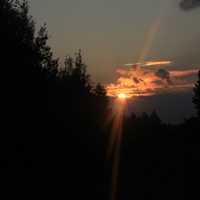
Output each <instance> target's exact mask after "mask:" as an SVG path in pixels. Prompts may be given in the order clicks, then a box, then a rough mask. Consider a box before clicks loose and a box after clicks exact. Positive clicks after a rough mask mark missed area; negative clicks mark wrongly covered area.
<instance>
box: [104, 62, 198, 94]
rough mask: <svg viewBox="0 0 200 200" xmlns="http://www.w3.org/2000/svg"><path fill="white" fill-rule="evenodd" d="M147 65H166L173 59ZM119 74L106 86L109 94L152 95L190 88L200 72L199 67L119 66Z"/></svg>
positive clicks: (117, 71)
mask: <svg viewBox="0 0 200 200" xmlns="http://www.w3.org/2000/svg"><path fill="white" fill-rule="evenodd" d="M146 63H147V66H151V65H162V64H163V65H165V64H169V63H171V61H155V62H152V61H150V62H146ZM116 73H117V74H118V75H119V77H118V79H117V80H116V82H115V83H111V84H108V85H107V86H106V89H107V93H108V95H109V96H113V97H115V96H118V94H119V93H123V94H125V95H126V96H128V97H134V96H151V95H155V94H157V93H161V92H179V91H183V90H188V89H190V88H192V87H193V86H194V82H195V80H194V78H193V79H192V80H188V78H189V77H190V78H191V77H194V75H196V74H197V73H198V70H197V69H189V70H171V71H168V70H165V69H158V68H152V69H149V68H144V67H141V66H140V65H138V66H137V67H129V68H126V69H125V68H118V69H117V70H116Z"/></svg>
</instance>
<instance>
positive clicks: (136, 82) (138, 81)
mask: <svg viewBox="0 0 200 200" xmlns="http://www.w3.org/2000/svg"><path fill="white" fill-rule="evenodd" d="M133 81H134V83H135V84H138V83H140V82H141V81H142V80H141V79H138V78H136V77H133Z"/></svg>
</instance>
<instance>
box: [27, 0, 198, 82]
mask: <svg viewBox="0 0 200 200" xmlns="http://www.w3.org/2000/svg"><path fill="white" fill-rule="evenodd" d="M179 3H180V0H123V1H122V0H56V1H55V0H45V1H44V0H34V1H30V5H31V13H32V15H33V16H34V19H35V20H36V22H37V25H39V26H40V25H41V24H42V23H44V22H46V23H47V25H48V30H49V34H50V36H51V38H50V44H51V46H52V47H53V49H54V52H55V54H56V56H58V57H60V58H61V59H62V58H64V56H65V55H66V54H72V55H73V53H74V52H75V51H76V50H77V49H79V48H81V49H82V50H83V54H84V58H85V61H86V63H87V65H88V70H89V73H90V74H91V75H92V76H93V79H94V80H95V81H100V82H103V83H111V82H114V81H115V80H116V77H117V74H116V68H117V67H118V66H121V65H123V64H125V63H135V62H137V61H138V60H139V59H140V57H141V56H142V58H143V59H144V60H170V61H173V66H172V67H173V69H191V68H198V67H199V66H200V56H199V44H200V37H199V36H200V26H199V20H200V9H193V10H190V11H184V10H182V9H181V8H180V6H179Z"/></svg>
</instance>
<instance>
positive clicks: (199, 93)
mask: <svg viewBox="0 0 200 200" xmlns="http://www.w3.org/2000/svg"><path fill="white" fill-rule="evenodd" d="M193 103H194V104H195V107H196V109H197V114H198V116H199V117H200V71H199V73H198V81H197V83H196V85H195V88H194V97H193Z"/></svg>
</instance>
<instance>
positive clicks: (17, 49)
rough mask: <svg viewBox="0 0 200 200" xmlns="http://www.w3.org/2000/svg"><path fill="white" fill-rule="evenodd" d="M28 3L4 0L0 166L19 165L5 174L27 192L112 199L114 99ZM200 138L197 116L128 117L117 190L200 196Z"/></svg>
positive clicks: (143, 195)
mask: <svg viewBox="0 0 200 200" xmlns="http://www.w3.org/2000/svg"><path fill="white" fill-rule="evenodd" d="M28 11H29V8H28V4H27V2H26V1H14V0H0V24H1V29H0V44H1V45H0V55H1V60H0V65H1V70H2V75H1V80H2V84H1V100H2V102H1V116H2V120H1V134H0V167H1V169H2V171H3V168H4V169H5V168H8V169H14V170H15V171H17V174H18V175H19V176H18V177H16V178H15V177H14V176H13V177H12V179H15V182H13V180H11V179H10V178H8V176H7V177H6V180H7V181H8V182H9V183H11V182H12V183H14V185H15V188H17V191H18V193H19V194H20V197H21V196H22V195H26V198H27V199H30V198H38V196H40V197H43V198H49V197H53V198H55V199H60V198H63V196H64V198H72V199H80V198H83V199H109V198H110V189H111V169H112V162H111V160H107V159H106V151H107V145H108V139H109V136H110V132H111V127H112V120H113V119H112V117H110V118H109V116H112V115H111V114H112V113H111V109H110V106H109V104H110V102H112V101H109V99H108V97H106V90H105V88H104V87H103V86H102V85H101V84H97V85H95V86H94V84H92V81H91V78H90V76H89V75H88V73H87V67H86V65H85V63H84V62H83V58H82V54H81V51H80V50H79V51H78V52H77V53H76V54H75V56H74V57H71V56H67V57H66V59H65V62H64V66H62V67H60V66H59V64H58V63H59V62H58V59H55V58H54V56H53V53H52V50H51V48H50V46H48V44H47V41H48V33H47V28H46V25H44V26H42V27H41V29H40V30H39V32H38V33H37V34H36V33H35V25H34V21H33V20H32V17H31V16H30V15H29V12H28ZM199 84H200V83H199V81H198V83H197V84H196V87H195V97H194V99H193V101H194V103H195V105H196V108H197V110H198V114H199V87H200V86H199ZM169 112H170V111H169ZM108 118H109V119H108ZM108 122H109V123H108ZM199 142H200V136H199V119H198V118H191V119H188V120H185V122H184V123H183V124H181V125H176V126H175V125H166V124H163V123H162V122H161V120H160V118H159V117H158V115H157V113H156V111H154V112H153V113H152V114H151V115H147V114H146V113H143V114H142V115H141V116H136V115H135V114H132V115H131V116H130V117H125V116H124V126H123V138H122V146H121V147H122V148H121V151H120V155H119V156H120V157H121V162H120V166H119V179H118V193H117V198H118V199H123V200H128V199H182V198H185V199H194V198H198V197H199V194H198V189H199V178H200V173H199V169H200V156H199V155H200V144H199ZM2 180H3V179H2ZM4 185H5V186H8V185H7V184H6V182H4ZM9 188H10V190H11V187H10V184H9Z"/></svg>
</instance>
